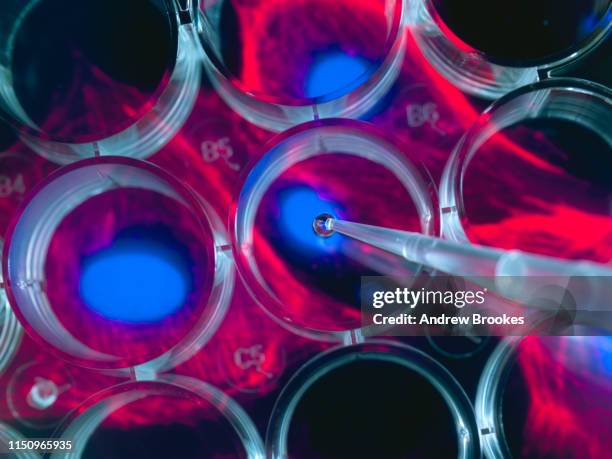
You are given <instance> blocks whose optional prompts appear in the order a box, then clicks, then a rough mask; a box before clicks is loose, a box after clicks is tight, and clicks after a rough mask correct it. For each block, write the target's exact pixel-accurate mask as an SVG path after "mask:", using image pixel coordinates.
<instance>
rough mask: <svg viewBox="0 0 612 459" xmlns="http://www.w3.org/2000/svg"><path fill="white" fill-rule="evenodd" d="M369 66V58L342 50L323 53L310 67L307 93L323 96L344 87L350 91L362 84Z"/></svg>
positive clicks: (308, 95)
mask: <svg viewBox="0 0 612 459" xmlns="http://www.w3.org/2000/svg"><path fill="white" fill-rule="evenodd" d="M369 66H370V65H369V62H368V61H367V60H365V59H363V58H361V57H359V56H353V55H350V54H346V53H344V52H342V51H332V52H327V53H325V54H322V55H320V56H318V57H317V58H316V59H315V60H314V62H313V64H312V65H311V66H310V68H309V69H308V74H307V76H306V85H305V91H304V92H305V95H306V97H311V98H312V97H321V96H324V95H327V94H330V93H333V92H336V91H339V90H341V89H343V88H347V92H348V91H350V90H352V89H354V88H355V87H357V86H358V85H359V84H361V82H362V80H363V79H365V77H366V76H367V71H368V68H369Z"/></svg>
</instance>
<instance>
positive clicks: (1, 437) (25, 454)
mask: <svg viewBox="0 0 612 459" xmlns="http://www.w3.org/2000/svg"><path fill="white" fill-rule="evenodd" d="M21 440H25V437H23V436H22V435H21V434H20V433H19V432H17V431H16V430H14V429H13V428H12V427H11V426H8V425H6V424H0V454H2V455H5V454H7V455H8V457H10V458H15V459H40V458H41V456H40V455H39V454H38V453H35V452H33V451H31V450H20V451H15V450H11V449H10V448H11V442H17V441H21Z"/></svg>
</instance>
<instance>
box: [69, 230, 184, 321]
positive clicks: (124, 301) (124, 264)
mask: <svg viewBox="0 0 612 459" xmlns="http://www.w3.org/2000/svg"><path fill="white" fill-rule="evenodd" d="M190 284H191V282H190V276H189V273H188V269H187V267H186V263H185V262H184V260H181V259H180V258H179V257H177V256H176V254H174V253H173V252H172V251H171V250H169V249H168V248H167V247H165V246H164V245H163V244H161V243H158V242H152V241H142V240H120V241H116V242H115V243H114V244H113V245H112V246H110V247H109V248H107V249H104V250H102V251H100V252H98V253H97V254H95V255H93V256H91V257H89V258H88V259H86V260H85V262H84V263H83V267H82V273H81V279H80V286H79V287H80V295H81V298H82V299H83V301H84V302H85V303H86V304H87V306H88V307H90V308H91V309H93V310H94V311H96V312H98V313H99V314H101V315H103V316H104V317H106V318H108V319H111V320H117V321H121V322H130V323H143V322H156V321H159V320H161V319H164V318H165V317H168V316H169V315H171V314H173V313H175V312H176V311H177V310H178V309H180V308H181V306H182V305H183V304H184V302H185V300H186V298H187V294H188V291H189V289H190Z"/></svg>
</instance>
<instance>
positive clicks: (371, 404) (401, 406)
mask: <svg viewBox="0 0 612 459" xmlns="http://www.w3.org/2000/svg"><path fill="white" fill-rule="evenodd" d="M421 403H422V404H423V405H420V404H421ZM381 404H382V405H383V406H381ZM421 406H422V407H423V409H421ZM425 406H428V408H425ZM323 407H324V408H323ZM417 413H418V414H417ZM356 432H361V433H356ZM455 442H456V443H455ZM453 443H454V444H453ZM266 448H267V453H268V457H271V458H275V459H276V458H279V459H280V458H286V457H295V458H300V457H321V458H326V457H356V456H357V457H374V456H377V455H380V457H394V458H405V457H451V456H454V455H456V456H457V457H460V458H476V457H480V446H479V437H478V428H477V426H476V421H475V418H474V411H473V408H472V405H471V403H470V401H469V399H468V397H467V395H466V394H465V392H464V391H463V389H462V388H461V386H460V385H459V383H458V382H457V381H456V380H455V378H454V377H453V376H452V375H451V374H450V373H449V372H448V371H447V370H446V369H445V368H444V367H443V366H442V365H440V364H439V363H438V362H437V361H436V360H434V359H432V358H431V357H429V356H428V355H427V354H425V353H423V352H421V351H419V350H417V349H415V348H412V347H409V346H406V345H403V344H399V343H394V342H391V341H383V340H376V341H371V342H366V343H363V344H358V345H352V346H343V347H339V348H335V349H333V350H330V351H327V352H325V353H323V354H321V355H319V356H317V357H315V358H314V359H312V360H311V361H310V362H308V363H307V364H306V365H304V366H303V367H302V368H301V369H300V370H299V371H298V372H297V373H296V374H295V375H294V376H293V378H292V379H291V380H290V381H289V383H288V384H287V386H286V387H285V388H284V389H283V391H282V392H281V395H280V396H279V399H278V400H277V402H276V405H275V407H274V409H273V412H272V416H271V419H270V423H269V425H268V431H267V436H266ZM382 451H384V453H383V452H382ZM370 452H371V454H370Z"/></svg>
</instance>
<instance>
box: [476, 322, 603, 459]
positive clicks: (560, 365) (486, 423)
mask: <svg viewBox="0 0 612 459" xmlns="http://www.w3.org/2000/svg"><path fill="white" fill-rule="evenodd" d="M582 333H583V334H585V333H584V331H583V332H582ZM611 346H612V341H611V338H610V337H609V336H598V337H590V336H571V337H570V336H559V337H527V338H519V337H514V338H506V339H505V340H504V341H502V342H501V343H500V344H499V345H498V346H497V348H496V349H495V350H494V352H493V353H492V354H491V356H490V357H489V360H488V361H487V364H486V366H485V368H484V370H483V373H482V376H481V378H480V382H479V385H478V390H477V395H476V417H477V420H478V426H479V428H480V431H481V434H482V435H481V440H482V446H483V452H484V453H485V455H486V457H488V458H490V459H497V458H506V457H558V456H560V455H565V456H567V457H599V456H605V455H607V451H608V446H609V445H608V444H607V441H606V439H607V438H609V435H610V426H609V423H608V422H607V421H606V420H607V419H609V416H610V413H612V391H611V390H610V387H609V378H610V366H609V355H610V349H611ZM523 400H527V401H528V403H525V402H521V401H523Z"/></svg>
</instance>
